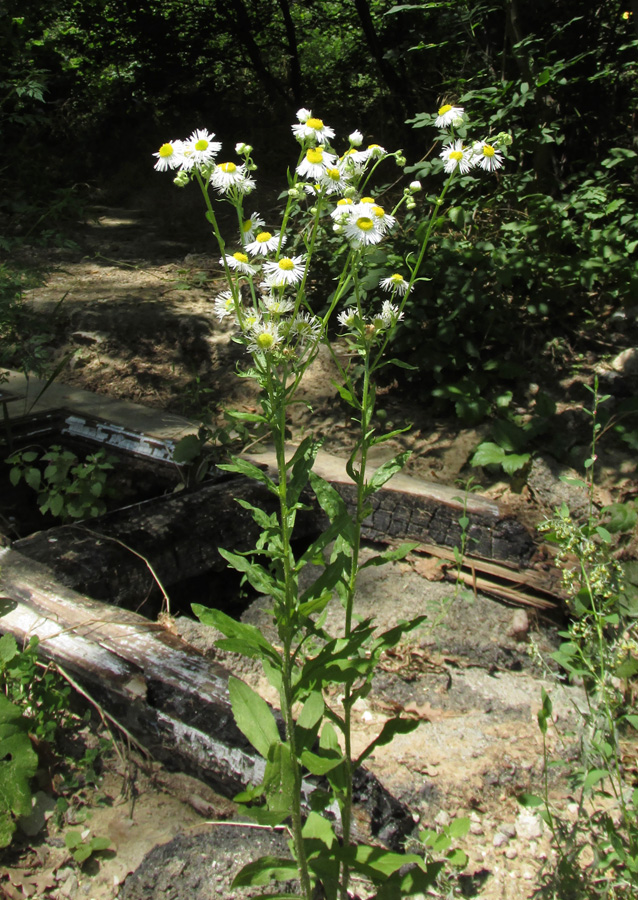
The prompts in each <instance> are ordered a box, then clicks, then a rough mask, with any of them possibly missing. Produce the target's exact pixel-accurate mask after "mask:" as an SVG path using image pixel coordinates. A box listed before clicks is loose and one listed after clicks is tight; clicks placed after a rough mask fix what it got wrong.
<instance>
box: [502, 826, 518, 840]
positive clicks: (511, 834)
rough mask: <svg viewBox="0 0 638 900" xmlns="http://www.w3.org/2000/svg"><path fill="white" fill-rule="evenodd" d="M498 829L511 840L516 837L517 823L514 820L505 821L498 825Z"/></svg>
mask: <svg viewBox="0 0 638 900" xmlns="http://www.w3.org/2000/svg"><path fill="white" fill-rule="evenodd" d="M498 831H499V832H500V833H501V834H504V835H505V836H506V837H507V838H508V839H509V840H511V839H512V838H515V837H516V825H514V823H513V822H503V823H502V824H501V825H499V826H498Z"/></svg>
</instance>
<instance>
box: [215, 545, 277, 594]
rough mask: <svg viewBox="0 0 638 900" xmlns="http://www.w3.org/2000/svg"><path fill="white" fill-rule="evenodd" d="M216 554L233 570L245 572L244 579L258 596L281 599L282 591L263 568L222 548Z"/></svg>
mask: <svg viewBox="0 0 638 900" xmlns="http://www.w3.org/2000/svg"><path fill="white" fill-rule="evenodd" d="M217 550H218V553H219V555H220V556H221V557H223V558H224V559H225V560H226V562H227V563H229V564H230V565H231V566H232V567H233V569H237V571H238V572H245V574H246V578H247V579H248V581H249V582H250V583H251V584H252V586H253V587H254V588H255V590H256V591H258V593H260V594H269V595H270V596H271V597H273V598H277V599H279V600H281V599H283V591H282V589H281V588H280V587H279V585H278V584H277V582H276V581H275V579H274V578H273V577H272V575H271V574H270V573H269V572H267V571H266V570H265V569H264V567H263V566H260V565H259V563H255V562H252V561H251V560H250V559H247V558H246V557H245V556H241V554H239V553H232V552H231V551H230V550H224V549H223V547H218V548H217Z"/></svg>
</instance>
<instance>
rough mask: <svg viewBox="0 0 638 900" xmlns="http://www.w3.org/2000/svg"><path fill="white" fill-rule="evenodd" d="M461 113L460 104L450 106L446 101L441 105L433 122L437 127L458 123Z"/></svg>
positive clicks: (461, 117) (461, 116)
mask: <svg viewBox="0 0 638 900" xmlns="http://www.w3.org/2000/svg"><path fill="white" fill-rule="evenodd" d="M463 115H464V112H463V107H462V106H452V105H451V104H450V103H446V104H445V106H442V107H441V109H440V110H439V114H438V117H437V119H436V122H435V123H434V124H435V125H436V127H437V128H448V127H449V126H450V125H460V123H461V122H462V120H463Z"/></svg>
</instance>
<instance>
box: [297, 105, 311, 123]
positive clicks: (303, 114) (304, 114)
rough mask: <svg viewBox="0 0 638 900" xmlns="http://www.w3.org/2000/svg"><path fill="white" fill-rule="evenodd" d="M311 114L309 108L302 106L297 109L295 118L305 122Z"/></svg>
mask: <svg viewBox="0 0 638 900" xmlns="http://www.w3.org/2000/svg"><path fill="white" fill-rule="evenodd" d="M311 116H312V113H311V112H310V110H309V109H305V108H304V107H302V108H301V109H298V110H297V118H298V119H299V121H300V122H307V121H308V119H309V118H310V117H311Z"/></svg>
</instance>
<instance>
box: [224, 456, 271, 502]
mask: <svg viewBox="0 0 638 900" xmlns="http://www.w3.org/2000/svg"><path fill="white" fill-rule="evenodd" d="M217 468H218V469H224V470H225V471H226V472H236V473H237V474H238V475H246V477H247V478H252V479H253V480H254V481H260V482H261V483H262V484H265V485H266V487H267V488H268V490H269V491H271V493H273V494H275V496H277V497H278V496H279V488H278V487H277V485H276V484H275V482H274V481H273V480H272V478H269V477H268V475H267V474H266V473H265V472H264V471H263V469H260V468H259V466H256V465H255V464H254V463H251V462H249V461H248V460H247V459H242V458H241V457H239V456H234V457H233V460H232V462H230V463H219V464H218V465H217Z"/></svg>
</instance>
